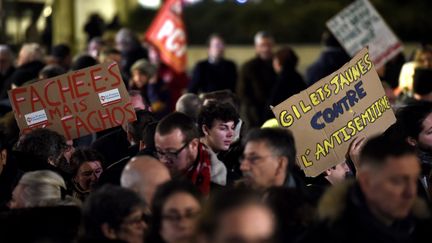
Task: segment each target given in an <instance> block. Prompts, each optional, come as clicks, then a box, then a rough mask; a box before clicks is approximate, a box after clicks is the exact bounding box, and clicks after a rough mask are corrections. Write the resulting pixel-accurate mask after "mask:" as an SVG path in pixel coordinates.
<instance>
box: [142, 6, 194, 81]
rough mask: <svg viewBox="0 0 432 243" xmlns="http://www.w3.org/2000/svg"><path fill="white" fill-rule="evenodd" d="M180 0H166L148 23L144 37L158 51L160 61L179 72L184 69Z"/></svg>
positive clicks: (184, 58)
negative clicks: (150, 22)
mask: <svg viewBox="0 0 432 243" xmlns="http://www.w3.org/2000/svg"><path fill="white" fill-rule="evenodd" d="M182 4H183V3H182V0H167V1H165V3H164V5H163V6H162V8H161V9H160V10H159V12H158V14H157V16H156V18H155V19H154V20H153V22H152V24H151V25H150V27H149V29H148V31H147V33H146V35H145V39H146V40H147V41H148V42H149V43H150V44H152V45H154V46H155V47H157V49H158V50H159V52H160V57H161V59H162V61H163V62H164V63H165V64H167V65H168V66H170V67H172V68H173V69H174V70H175V71H176V72H178V73H181V72H184V71H185V69H186V44H187V43H186V32H185V27H184V23H183V19H182V12H183V5H182Z"/></svg>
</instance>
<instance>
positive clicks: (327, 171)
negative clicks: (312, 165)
mask: <svg viewBox="0 0 432 243" xmlns="http://www.w3.org/2000/svg"><path fill="white" fill-rule="evenodd" d="M332 170H333V169H332V168H329V169H327V170H325V171H324V173H325V175H326V176H329V175H331V172H332Z"/></svg>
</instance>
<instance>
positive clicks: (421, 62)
mask: <svg viewBox="0 0 432 243" xmlns="http://www.w3.org/2000/svg"><path fill="white" fill-rule="evenodd" d="M414 62H415V64H416V67H422V68H432V46H430V45H424V46H422V47H421V48H419V49H417V50H416V52H415V54H414Z"/></svg>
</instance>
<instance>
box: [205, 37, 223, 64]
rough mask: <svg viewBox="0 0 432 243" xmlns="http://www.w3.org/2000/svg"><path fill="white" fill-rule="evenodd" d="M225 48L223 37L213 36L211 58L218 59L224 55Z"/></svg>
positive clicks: (210, 49)
mask: <svg viewBox="0 0 432 243" xmlns="http://www.w3.org/2000/svg"><path fill="white" fill-rule="evenodd" d="M224 50H225V45H224V42H223V40H222V39H221V38H218V37H213V38H212V39H211V40H210V45H209V50H208V52H209V56H210V57H211V58H214V59H218V58H221V57H223V55H224Z"/></svg>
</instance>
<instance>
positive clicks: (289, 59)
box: [273, 46, 298, 73]
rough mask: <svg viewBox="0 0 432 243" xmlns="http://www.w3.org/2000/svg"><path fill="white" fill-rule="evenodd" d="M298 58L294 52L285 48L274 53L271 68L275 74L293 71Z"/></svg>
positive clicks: (287, 47) (289, 48)
mask: <svg viewBox="0 0 432 243" xmlns="http://www.w3.org/2000/svg"><path fill="white" fill-rule="evenodd" d="M297 63H298V57H297V54H296V53H295V52H294V50H293V49H292V48H291V47H289V46H285V47H282V48H281V49H279V50H278V51H276V53H275V55H274V57H273V68H274V70H275V71H276V73H281V72H282V70H294V69H295V68H296V67H297Z"/></svg>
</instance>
